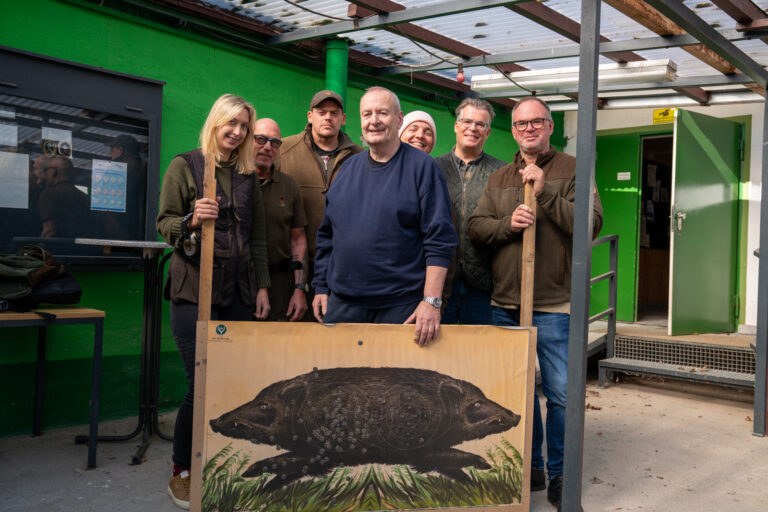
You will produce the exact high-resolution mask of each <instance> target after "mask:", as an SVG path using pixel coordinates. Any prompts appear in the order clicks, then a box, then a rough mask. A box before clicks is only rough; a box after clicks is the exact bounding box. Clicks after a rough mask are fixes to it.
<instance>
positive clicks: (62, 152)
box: [42, 126, 72, 158]
mask: <svg viewBox="0 0 768 512" xmlns="http://www.w3.org/2000/svg"><path fill="white" fill-rule="evenodd" d="M42 132H43V133H42V137H43V140H42V152H43V155H45V156H51V157H53V156H64V157H67V158H72V132H71V131H69V130H60V129H58V128H49V127H47V126H43V129H42Z"/></svg>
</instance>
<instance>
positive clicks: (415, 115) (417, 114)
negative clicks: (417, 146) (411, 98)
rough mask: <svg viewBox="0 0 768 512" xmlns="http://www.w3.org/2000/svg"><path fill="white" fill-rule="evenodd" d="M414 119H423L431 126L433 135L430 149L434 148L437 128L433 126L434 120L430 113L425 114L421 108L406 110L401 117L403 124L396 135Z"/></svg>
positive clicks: (413, 121) (401, 132)
mask: <svg viewBox="0 0 768 512" xmlns="http://www.w3.org/2000/svg"><path fill="white" fill-rule="evenodd" d="M416 121H424V122H425V123H427V124H428V125H429V127H430V128H432V135H433V137H434V143H433V144H432V149H435V145H436V144H437V128H435V120H434V119H432V116H431V115H429V114H427V113H426V112H424V111H423V110H414V111H413V112H408V113H407V114H406V115H405V117H404V118H403V126H401V127H400V131H399V132H398V134H397V136H398V137H400V136H401V135H402V134H403V132H404V131H405V129H406V128H408V126H410V125H411V124H413V123H415V122H416ZM431 151H432V150H430V152H431Z"/></svg>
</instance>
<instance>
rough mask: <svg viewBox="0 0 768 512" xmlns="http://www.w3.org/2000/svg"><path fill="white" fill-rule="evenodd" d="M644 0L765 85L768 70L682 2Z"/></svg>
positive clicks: (674, 0) (759, 83)
mask: <svg viewBox="0 0 768 512" xmlns="http://www.w3.org/2000/svg"><path fill="white" fill-rule="evenodd" d="M646 2H647V3H648V4H650V5H651V6H653V7H654V8H655V9H657V10H658V11H659V12H660V13H661V14H663V15H664V16H666V17H668V18H669V19H671V20H672V21H673V22H675V23H677V24H678V25H679V26H680V27H682V28H683V29H685V30H686V31H687V32H688V33H689V34H691V35H693V36H694V37H696V39H698V40H699V41H701V42H702V43H704V44H705V45H706V46H707V48H709V49H710V50H712V51H713V52H715V53H716V54H717V55H719V56H720V57H721V58H723V59H725V60H726V61H727V62H728V63H730V64H731V65H732V66H734V67H735V68H737V69H739V70H740V71H742V72H743V73H745V74H746V75H748V76H750V77H751V78H752V79H753V80H754V81H755V82H756V83H757V84H758V85H760V86H762V87H765V85H766V82H768V72H766V70H765V69H764V68H763V67H762V66H761V65H759V64H758V63H757V62H755V61H754V60H753V59H752V58H751V57H750V56H749V55H747V54H746V53H744V52H743V51H741V50H740V49H739V48H738V47H737V46H736V45H735V44H733V43H731V42H730V41H728V40H727V39H725V38H724V37H723V36H721V35H720V34H719V33H718V32H717V31H716V30H715V29H713V28H712V27H710V26H709V25H708V24H707V23H706V22H705V21H704V20H702V19H701V18H700V17H698V16H697V15H696V14H695V13H694V12H693V11H691V10H690V9H688V8H687V7H686V6H685V5H684V4H682V3H681V2H679V1H677V0H646Z"/></svg>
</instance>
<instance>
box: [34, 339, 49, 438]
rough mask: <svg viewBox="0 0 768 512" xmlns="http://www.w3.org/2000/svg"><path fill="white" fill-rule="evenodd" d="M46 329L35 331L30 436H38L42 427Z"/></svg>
mask: <svg viewBox="0 0 768 512" xmlns="http://www.w3.org/2000/svg"><path fill="white" fill-rule="evenodd" d="M46 336H47V328H46V326H44V325H41V326H40V327H38V329H37V362H36V364H35V405H34V412H33V417H32V435H33V436H39V435H40V433H41V432H42V426H43V402H44V401H45V340H46Z"/></svg>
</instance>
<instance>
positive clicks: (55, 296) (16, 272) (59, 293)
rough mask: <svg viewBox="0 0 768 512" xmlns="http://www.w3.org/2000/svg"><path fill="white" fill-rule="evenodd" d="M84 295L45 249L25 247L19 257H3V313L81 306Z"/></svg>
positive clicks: (0, 265)
mask: <svg viewBox="0 0 768 512" xmlns="http://www.w3.org/2000/svg"><path fill="white" fill-rule="evenodd" d="M82 294H83V291H82V290H81V289H80V285H79V284H78V282H77V280H75V278H74V277H72V275H71V274H70V273H69V272H67V271H66V269H65V268H64V266H63V265H62V264H61V263H59V262H58V261H56V259H55V258H54V257H53V256H52V255H51V253H49V252H48V251H46V250H45V249H43V248H42V247H38V246H36V245H23V246H22V247H21V248H20V249H19V251H18V253H17V254H13V255H0V311H5V310H11V311H29V310H31V309H34V308H37V307H38V306H39V305H40V304H77V303H78V302H80V297H81V296H82ZM38 314H40V315H43V316H47V315H46V314H43V313H38ZM53 316H54V317H55V315H53Z"/></svg>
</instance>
